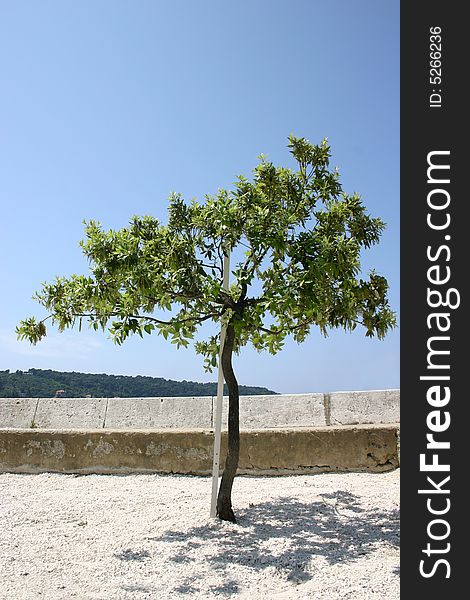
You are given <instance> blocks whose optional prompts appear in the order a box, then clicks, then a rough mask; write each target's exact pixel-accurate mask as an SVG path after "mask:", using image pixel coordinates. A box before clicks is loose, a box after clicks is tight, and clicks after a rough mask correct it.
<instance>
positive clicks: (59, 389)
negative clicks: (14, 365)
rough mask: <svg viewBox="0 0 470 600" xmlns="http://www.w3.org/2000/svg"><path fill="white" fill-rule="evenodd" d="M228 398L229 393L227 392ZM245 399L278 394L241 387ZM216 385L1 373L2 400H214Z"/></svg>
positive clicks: (140, 378) (53, 373) (86, 375)
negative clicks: (212, 398)
mask: <svg viewBox="0 0 470 600" xmlns="http://www.w3.org/2000/svg"><path fill="white" fill-rule="evenodd" d="M224 393H225V394H227V389H225V391H224ZM240 393H241V394H243V395H245V396H254V395H262V394H275V393H276V392H273V391H272V390H269V389H267V388H263V387H253V386H247V385H241V386H240ZM216 394H217V383H198V382H195V381H173V380H171V379H163V378H162V377H144V376H142V375H136V376H135V377H130V376H126V375H106V374H104V373H103V374H92V373H75V372H71V373H65V372H61V371H51V370H41V369H29V371H16V372H12V373H10V371H9V370H6V371H0V398H52V397H54V396H60V397H63V398H85V397H87V396H91V397H92V398H113V397H119V398H136V397H137V398H138V397H154V396H215V395H216Z"/></svg>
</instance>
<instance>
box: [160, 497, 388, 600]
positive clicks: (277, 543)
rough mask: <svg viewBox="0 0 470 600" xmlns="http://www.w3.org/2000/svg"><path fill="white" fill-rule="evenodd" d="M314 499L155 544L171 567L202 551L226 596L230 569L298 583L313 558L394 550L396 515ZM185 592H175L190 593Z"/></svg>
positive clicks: (340, 500)
mask: <svg viewBox="0 0 470 600" xmlns="http://www.w3.org/2000/svg"><path fill="white" fill-rule="evenodd" d="M320 498H321V500H316V501H314V502H312V503H305V502H300V501H298V500H297V499H295V498H290V497H283V498H279V499H278V500H276V501H274V502H273V501H271V502H264V503H262V504H258V505H256V506H250V507H249V508H247V509H245V510H240V511H238V520H237V523H236V524H231V523H230V524H229V523H223V522H221V521H217V520H216V521H211V522H210V523H208V524H206V525H201V526H199V527H193V528H192V529H190V530H189V531H166V532H165V533H164V534H162V536H160V537H159V538H158V539H159V540H163V541H165V542H167V543H169V544H174V545H175V553H174V554H173V556H172V557H171V560H173V561H174V562H176V563H181V562H184V563H190V562H193V561H196V560H198V551H197V549H198V547H199V546H201V545H204V547H205V553H204V556H205V557H206V560H207V561H208V562H209V564H210V565H211V567H212V568H213V569H215V570H217V571H222V572H223V573H224V574H225V572H226V575H227V580H228V581H230V585H229V588H230V590H229V589H228V588H227V590H219V591H220V592H221V593H224V592H226V593H236V591H237V589H238V584H237V582H235V581H233V579H232V578H231V577H230V575H233V571H232V573H230V571H231V569H232V568H233V566H234V565H239V566H244V567H249V568H252V569H255V570H259V571H260V570H263V569H267V568H269V567H273V568H275V569H276V571H277V572H278V573H282V574H283V575H284V576H285V577H286V579H287V581H292V582H296V583H301V582H304V581H307V580H309V579H311V578H312V577H313V573H312V572H311V571H309V563H310V560H311V559H312V558H313V557H318V556H320V557H323V559H325V560H326V561H327V562H328V563H329V564H336V563H346V562H352V561H355V560H358V559H359V558H362V557H364V556H365V555H367V554H369V553H370V552H373V551H374V550H375V549H376V548H377V545H378V544H379V543H382V544H383V543H386V544H388V545H390V546H392V547H398V545H399V512H398V510H396V509H394V510H389V511H387V510H365V509H364V508H363V507H361V505H360V503H359V498H358V497H357V496H355V495H353V494H351V493H349V492H341V491H338V492H335V493H334V494H323V495H322V496H321V497H320ZM154 539H155V538H154ZM208 541H209V542H210V544H207V542H208ZM208 552H209V553H208ZM191 587H192V586H187V588H186V586H184V585H183V586H181V587H180V588H179V589H178V591H179V592H180V593H185V589H188V592H187V593H190V591H191Z"/></svg>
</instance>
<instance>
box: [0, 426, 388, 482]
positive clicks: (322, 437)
mask: <svg viewBox="0 0 470 600" xmlns="http://www.w3.org/2000/svg"><path fill="white" fill-rule="evenodd" d="M213 440H214V437H213V435H212V433H210V432H209V431H205V430H201V429H200V430H194V429H193V430H190V431H184V430H176V429H173V430H169V429H167V430H135V429H131V430H122V429H121V430H106V429H94V430H77V429H75V430H53V429H48V430H39V429H8V430H7V429H4V430H0V472H1V471H3V472H13V473H40V472H44V471H52V472H61V473H139V472H140V473H182V474H196V475H209V474H210V473H211V472H212V448H213ZM226 446H227V439H226V434H225V433H224V434H223V435H222V451H221V457H222V462H221V464H222V465H223V461H224V460H225V453H226ZM397 466H398V456H397V427H396V426H393V425H360V426H339V427H338V426H337V427H317V428H314V429H311V428H297V429H263V430H255V429H252V430H245V431H242V432H241V440H240V463H239V470H238V472H239V473H241V474H249V475H284V474H300V473H321V472H335V471H370V472H382V471H388V470H391V469H394V468H396V467H397Z"/></svg>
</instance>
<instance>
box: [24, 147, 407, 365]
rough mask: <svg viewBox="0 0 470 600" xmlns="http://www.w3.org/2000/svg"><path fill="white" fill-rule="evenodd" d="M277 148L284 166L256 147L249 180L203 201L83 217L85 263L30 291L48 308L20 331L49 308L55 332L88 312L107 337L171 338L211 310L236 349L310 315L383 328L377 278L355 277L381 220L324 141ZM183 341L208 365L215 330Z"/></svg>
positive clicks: (318, 321)
mask: <svg viewBox="0 0 470 600" xmlns="http://www.w3.org/2000/svg"><path fill="white" fill-rule="evenodd" d="M288 147H289V150H290V152H291V154H292V156H293V158H294V159H295V165H296V168H295V169H290V168H286V167H276V166H275V165H274V164H273V163H272V162H270V161H268V160H267V159H266V158H265V157H264V156H261V157H260V161H259V164H258V165H257V166H256V167H255V169H254V171H253V177H252V178H251V180H250V179H248V178H246V177H244V176H239V177H238V178H237V180H236V182H235V185H234V188H233V189H232V190H225V189H219V190H218V192H217V193H216V194H213V195H207V196H206V197H205V201H204V202H198V201H196V200H192V201H190V202H186V201H185V200H184V199H183V198H182V197H181V195H179V194H172V195H171V197H170V199H169V211H168V221H167V223H166V224H163V223H160V222H159V221H158V220H157V219H156V218H154V217H152V216H143V217H139V216H135V217H133V218H132V220H131V221H130V224H129V226H127V227H125V228H122V229H120V230H117V231H116V230H109V231H105V230H104V229H103V228H102V226H101V225H100V223H98V222H95V221H89V222H87V223H86V227H85V235H86V238H85V240H84V241H82V242H81V246H82V249H83V252H84V254H85V255H86V257H87V258H88V260H89V263H90V274H89V275H72V276H70V277H68V278H66V277H58V278H56V280H55V281H54V282H52V283H49V284H43V287H42V290H41V291H40V292H39V293H37V294H36V296H35V297H36V299H37V300H38V301H39V302H40V304H42V305H43V306H44V307H45V308H46V309H47V311H48V315H47V316H46V317H45V318H43V319H41V320H37V319H36V318H35V317H31V318H29V319H26V320H24V321H22V322H21V323H20V325H19V326H18V327H17V333H18V336H19V338H20V339H28V340H29V341H30V342H32V343H33V344H34V343H36V342H38V341H39V340H40V339H41V338H43V337H44V336H45V335H46V321H48V320H49V319H50V320H51V322H52V323H53V324H54V325H56V326H57V327H58V329H59V330H60V331H62V330H64V329H66V328H69V327H73V326H75V325H78V326H79V327H80V328H81V326H82V323H83V322H88V324H89V325H90V326H91V327H93V328H94V329H99V328H102V329H107V330H108V331H109V333H110V334H111V337H112V339H113V340H114V341H115V342H116V343H118V344H122V343H123V342H124V340H125V339H126V338H127V337H128V336H129V335H131V334H136V333H137V334H139V335H141V336H143V335H145V334H151V333H152V332H154V331H156V332H157V333H158V334H160V335H162V336H163V337H164V338H165V339H167V338H170V340H171V342H172V343H174V344H176V345H177V346H178V347H179V346H187V345H188V344H189V342H190V341H191V340H193V339H194V337H195V335H196V332H197V330H198V328H199V326H200V325H201V324H202V323H204V322H206V321H214V322H219V321H220V319H221V318H222V319H224V320H225V321H226V322H227V323H228V322H230V323H231V324H232V325H233V328H234V350H235V351H236V352H237V351H239V350H240V348H241V347H243V346H245V345H246V344H248V343H251V344H252V345H253V346H254V347H255V348H256V349H257V350H268V351H269V352H271V353H273V354H275V353H277V352H278V351H279V350H280V349H281V348H282V346H283V343H284V340H285V338H286V336H287V335H289V334H290V335H292V336H293V338H294V339H295V340H296V341H297V342H302V341H303V340H304V339H305V337H306V336H307V334H308V333H309V331H310V329H311V327H312V326H318V327H319V329H320V331H321V332H322V333H323V334H325V335H326V334H327V332H328V330H329V329H330V328H335V327H342V328H344V329H345V330H349V331H351V330H353V329H355V328H356V326H357V325H362V326H364V328H365V334H366V335H367V336H374V335H376V336H378V337H379V338H382V337H383V336H384V335H385V334H386V333H387V331H388V330H389V329H390V328H391V327H393V326H394V324H395V316H394V313H393V312H392V310H391V309H390V307H389V303H388V300H387V289H388V284H387V281H386V279H385V278H384V277H382V276H380V275H378V274H377V273H375V272H372V273H370V275H369V276H368V277H367V278H362V277H361V276H360V274H361V271H360V254H361V250H362V249H364V248H369V247H370V246H371V245H372V244H376V243H377V242H378V241H379V238H380V235H381V233H382V231H383V229H384V223H383V222H382V221H381V220H380V219H379V218H373V217H371V216H370V215H369V214H368V213H367V211H366V209H365V206H364V205H363V203H362V201H361V197H360V196H359V195H358V194H347V193H345V192H344V191H343V189H342V187H341V184H340V181H339V174H338V172H337V170H334V169H331V168H330V166H329V162H330V147H329V145H328V143H327V141H326V140H324V141H323V142H322V143H321V144H319V145H313V144H310V143H309V142H308V141H307V140H306V139H304V138H296V137H293V136H291V137H290V138H289V144H288ZM237 248H239V249H241V250H243V256H242V258H241V259H240V260H239V261H238V262H237V263H236V264H235V265H234V267H233V269H232V284H231V286H230V289H229V291H228V292H227V291H224V290H223V288H222V271H223V256H224V253H229V252H232V251H234V250H235V249H237ZM165 315H166V316H165ZM194 345H195V348H196V351H197V352H198V353H200V354H202V355H203V356H204V358H205V367H206V369H209V370H210V369H211V368H212V367H214V366H215V365H216V364H217V356H218V352H219V336H218V334H216V335H213V336H210V337H209V338H208V339H205V340H198V341H195V344H194Z"/></svg>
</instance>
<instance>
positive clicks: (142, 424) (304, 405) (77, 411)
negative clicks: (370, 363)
mask: <svg viewBox="0 0 470 600" xmlns="http://www.w3.org/2000/svg"><path fill="white" fill-rule="evenodd" d="M215 403H216V398H215V397H212V396H205V397H194V398H182V397H180V398H0V428H5V427H10V428H11V427H13V428H27V429H29V428H37V429H148V428H157V429H174V428H180V429H181V428H182V429H193V428H206V429H211V428H212V427H213V424H214V414H215ZM399 404H400V391H399V390H373V391H354V392H332V393H328V394H320V393H318V394H282V395H273V396H242V397H241V398H240V427H241V429H262V428H263V429H264V428H267V429H273V428H279V427H281V428H285V427H289V428H290V427H323V426H335V425H356V424H379V423H397V422H399V420H400V409H399ZM222 423H223V427H225V428H226V425H227V398H224V408H223V420H222Z"/></svg>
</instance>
